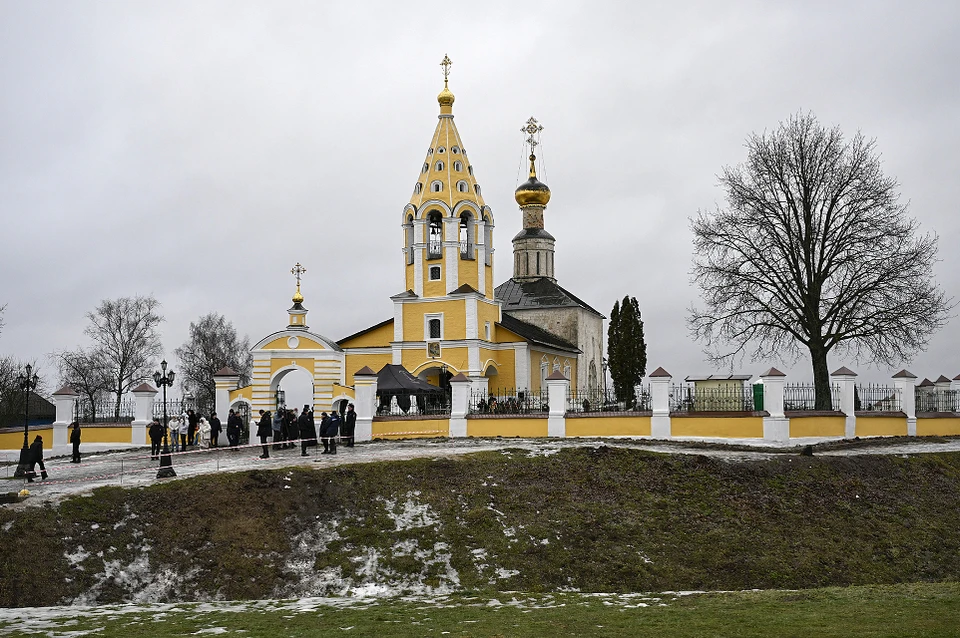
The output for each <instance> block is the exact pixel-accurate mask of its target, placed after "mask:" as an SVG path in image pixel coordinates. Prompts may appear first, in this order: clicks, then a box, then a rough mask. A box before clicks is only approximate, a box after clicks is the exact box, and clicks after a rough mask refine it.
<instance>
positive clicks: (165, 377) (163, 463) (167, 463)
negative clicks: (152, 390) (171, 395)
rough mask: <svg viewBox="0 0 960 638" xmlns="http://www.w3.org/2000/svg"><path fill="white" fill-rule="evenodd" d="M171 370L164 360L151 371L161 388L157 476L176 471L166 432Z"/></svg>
mask: <svg viewBox="0 0 960 638" xmlns="http://www.w3.org/2000/svg"><path fill="white" fill-rule="evenodd" d="M173 377H174V373H173V370H170V371H169V372H167V362H166V360H164V361H161V362H160V370H157V371H156V372H154V373H153V381H154V383H156V384H157V387H158V388H163V452H161V453H160V469H159V470H157V478H158V479H159V478H170V477H173V476H176V475H177V473H176V472H175V471H174V469H173V457H172V456H171V455H170V444H169V442H168V437H167V432H169V430H170V429H169V427H167V386H168V385H169V386H172V385H173Z"/></svg>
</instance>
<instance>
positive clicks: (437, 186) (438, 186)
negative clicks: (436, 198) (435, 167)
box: [430, 180, 443, 193]
mask: <svg viewBox="0 0 960 638" xmlns="http://www.w3.org/2000/svg"><path fill="white" fill-rule="evenodd" d="M442 190H443V182H441V181H440V180H437V181H435V182H432V183H431V184H430V191H431V192H433V193H439V192H440V191H442Z"/></svg>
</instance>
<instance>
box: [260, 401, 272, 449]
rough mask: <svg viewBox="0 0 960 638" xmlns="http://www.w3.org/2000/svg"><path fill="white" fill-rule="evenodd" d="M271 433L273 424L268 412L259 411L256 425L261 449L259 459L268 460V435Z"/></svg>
mask: <svg viewBox="0 0 960 638" xmlns="http://www.w3.org/2000/svg"><path fill="white" fill-rule="evenodd" d="M272 433H273V424H272V422H271V419H270V412H269V411H267V412H264V411H263V410H260V422H259V423H258V424H257V436H258V437H260V447H262V448H263V454H261V455H260V458H261V459H269V458H270V435H271V434H272Z"/></svg>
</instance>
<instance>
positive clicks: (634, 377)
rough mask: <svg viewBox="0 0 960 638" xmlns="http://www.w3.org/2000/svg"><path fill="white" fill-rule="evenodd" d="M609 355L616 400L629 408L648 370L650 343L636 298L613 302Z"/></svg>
mask: <svg viewBox="0 0 960 638" xmlns="http://www.w3.org/2000/svg"><path fill="white" fill-rule="evenodd" d="M607 357H608V359H609V362H610V376H611V377H612V378H613V391H614V393H615V394H616V396H617V401H625V402H626V403H627V405H628V406H629V407H633V405H634V403H635V402H636V393H635V392H634V388H635V387H636V386H637V385H638V384H639V383H640V381H641V380H642V379H643V375H645V374H646V372H647V343H646V341H645V339H644V336H643V319H641V317H640V304H639V303H637V299H636V297H630V296H629V295H627V296H625V297H624V298H623V302H622V303H621V302H619V301H617V302H614V304H613V310H612V311H611V312H610V325H609V326H608V327H607Z"/></svg>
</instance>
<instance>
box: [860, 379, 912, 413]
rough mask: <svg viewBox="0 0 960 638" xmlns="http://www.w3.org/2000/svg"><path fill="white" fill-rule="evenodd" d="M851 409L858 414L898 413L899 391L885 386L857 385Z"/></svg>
mask: <svg viewBox="0 0 960 638" xmlns="http://www.w3.org/2000/svg"><path fill="white" fill-rule="evenodd" d="M853 407H854V409H855V410H857V411H858V412H900V411H901V410H902V408H901V403H900V390H899V389H898V388H896V387H893V386H887V385H873V384H868V385H857V386H855V387H854V395H853Z"/></svg>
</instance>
